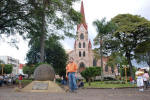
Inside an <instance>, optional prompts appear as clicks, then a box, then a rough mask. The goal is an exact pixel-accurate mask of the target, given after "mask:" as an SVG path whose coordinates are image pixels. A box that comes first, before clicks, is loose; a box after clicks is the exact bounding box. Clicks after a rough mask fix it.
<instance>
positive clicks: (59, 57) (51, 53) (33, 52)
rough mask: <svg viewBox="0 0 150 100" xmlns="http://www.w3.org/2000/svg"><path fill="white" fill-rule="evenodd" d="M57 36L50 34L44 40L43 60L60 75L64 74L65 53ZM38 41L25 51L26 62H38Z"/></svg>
mask: <svg viewBox="0 0 150 100" xmlns="http://www.w3.org/2000/svg"><path fill="white" fill-rule="evenodd" d="M58 40H59V37H57V36H55V35H52V36H51V37H49V39H48V40H46V41H45V44H46V45H45V56H44V58H45V62H46V63H49V64H50V65H52V66H53V68H54V70H55V72H56V73H57V74H59V75H60V76H62V75H65V67H66V62H67V58H68V57H67V54H66V53H65V50H64V49H63V47H62V46H61V44H60V43H59V41H58ZM38 44H39V41H37V42H35V44H34V45H32V47H31V48H30V50H29V52H28V53H27V62H28V64H36V63H40V55H39V53H40V46H39V45H38Z"/></svg>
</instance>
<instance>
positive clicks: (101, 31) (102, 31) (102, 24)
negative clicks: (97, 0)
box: [93, 18, 115, 80]
mask: <svg viewBox="0 0 150 100" xmlns="http://www.w3.org/2000/svg"><path fill="white" fill-rule="evenodd" d="M93 25H94V26H96V31H97V33H98V34H97V36H96V38H95V41H94V42H95V45H99V46H100V59H101V67H102V70H101V71H102V72H101V76H102V80H103V42H104V41H105V40H103V38H104V36H105V35H107V34H108V33H112V32H113V30H114V29H115V25H114V24H113V23H111V22H106V18H103V19H102V20H96V21H94V22H93Z"/></svg>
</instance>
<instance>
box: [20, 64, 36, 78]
mask: <svg viewBox="0 0 150 100" xmlns="http://www.w3.org/2000/svg"><path fill="white" fill-rule="evenodd" d="M35 68H36V67H35V66H24V67H23V73H24V74H27V75H28V78H30V76H31V75H32V74H33V73H34V70H35Z"/></svg>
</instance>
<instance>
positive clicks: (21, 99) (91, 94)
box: [0, 87, 150, 100]
mask: <svg viewBox="0 0 150 100" xmlns="http://www.w3.org/2000/svg"><path fill="white" fill-rule="evenodd" d="M0 100H150V88H149V90H146V91H144V92H139V91H138V89H137V88H124V89H79V90H78V91H77V93H69V92H66V93H26V92H14V88H12V87H11V88H8V87H1V88H0Z"/></svg>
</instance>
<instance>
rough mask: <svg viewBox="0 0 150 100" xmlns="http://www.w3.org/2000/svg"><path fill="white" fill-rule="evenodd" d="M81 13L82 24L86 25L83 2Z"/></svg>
mask: <svg viewBox="0 0 150 100" xmlns="http://www.w3.org/2000/svg"><path fill="white" fill-rule="evenodd" d="M80 13H81V15H82V23H85V24H86V21H85V14H84V6H83V1H82V2H81V9H80Z"/></svg>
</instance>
